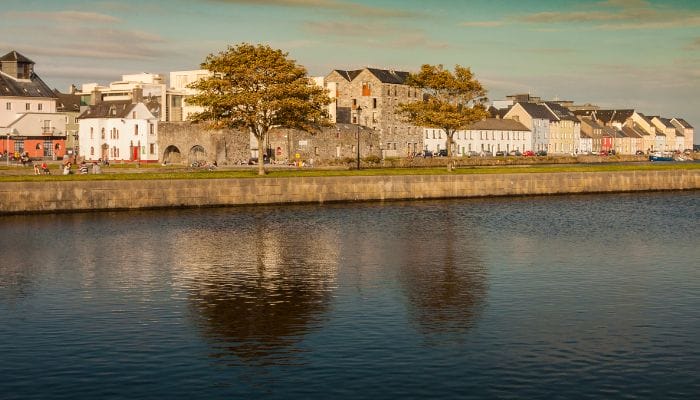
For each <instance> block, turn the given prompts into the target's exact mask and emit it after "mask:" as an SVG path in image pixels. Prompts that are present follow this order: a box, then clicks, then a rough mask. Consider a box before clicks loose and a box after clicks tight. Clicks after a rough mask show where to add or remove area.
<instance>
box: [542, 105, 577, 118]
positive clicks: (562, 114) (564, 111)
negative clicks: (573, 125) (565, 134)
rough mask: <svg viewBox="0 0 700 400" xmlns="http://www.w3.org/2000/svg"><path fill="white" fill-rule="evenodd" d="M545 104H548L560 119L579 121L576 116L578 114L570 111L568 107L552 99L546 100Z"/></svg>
mask: <svg viewBox="0 0 700 400" xmlns="http://www.w3.org/2000/svg"><path fill="white" fill-rule="evenodd" d="M544 104H546V105H547V107H548V108H549V109H550V110H551V111H552V112H553V113H554V115H556V116H557V118H558V119H559V120H565V121H575V122H579V120H578V118H576V116H575V115H574V114H573V113H572V112H571V111H569V109H568V108H566V107H563V106H561V105H560V104H557V103H553V102H550V101H548V102H545V103H544Z"/></svg>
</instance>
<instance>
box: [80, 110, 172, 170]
mask: <svg viewBox="0 0 700 400" xmlns="http://www.w3.org/2000/svg"><path fill="white" fill-rule="evenodd" d="M137 100H138V99H137V98H135V99H134V100H121V101H109V102H99V100H97V103H96V104H94V105H91V106H89V107H88V109H87V110H85V111H84V112H83V113H82V114H81V115H80V117H78V118H79V122H80V128H79V131H78V140H79V143H80V153H81V156H83V157H84V158H85V159H86V160H90V161H97V160H99V159H102V160H110V161H116V162H126V161H138V162H157V161H158V153H159V151H158V118H156V117H155V116H154V115H153V114H152V113H151V112H150V111H149V110H148V107H146V105H145V104H144V103H143V102H140V101H137Z"/></svg>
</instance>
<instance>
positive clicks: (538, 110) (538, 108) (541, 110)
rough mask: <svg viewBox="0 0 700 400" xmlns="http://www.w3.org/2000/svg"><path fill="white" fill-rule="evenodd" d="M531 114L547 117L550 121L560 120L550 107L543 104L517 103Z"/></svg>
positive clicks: (532, 115) (535, 116)
mask: <svg viewBox="0 0 700 400" xmlns="http://www.w3.org/2000/svg"><path fill="white" fill-rule="evenodd" d="M517 104H520V106H521V107H522V108H523V109H525V111H526V112H527V113H528V114H530V116H531V117H532V118H537V119H547V120H550V121H558V119H557V116H556V115H554V114H552V112H551V111H549V109H548V108H547V107H545V106H543V105H541V104H535V103H517Z"/></svg>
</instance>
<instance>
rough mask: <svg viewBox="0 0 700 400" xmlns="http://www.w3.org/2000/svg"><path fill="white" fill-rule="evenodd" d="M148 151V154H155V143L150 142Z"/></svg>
mask: <svg viewBox="0 0 700 400" xmlns="http://www.w3.org/2000/svg"><path fill="white" fill-rule="evenodd" d="M148 151H149V153H150V154H156V145H155V143H151V144H150V145H149V149H148Z"/></svg>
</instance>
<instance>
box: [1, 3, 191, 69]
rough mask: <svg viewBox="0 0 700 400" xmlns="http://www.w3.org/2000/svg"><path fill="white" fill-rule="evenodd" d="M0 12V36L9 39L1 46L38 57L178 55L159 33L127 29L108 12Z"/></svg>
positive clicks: (122, 58) (113, 57)
mask: <svg viewBox="0 0 700 400" xmlns="http://www.w3.org/2000/svg"><path fill="white" fill-rule="evenodd" d="M0 15H2V16H3V17H4V20H5V21H7V22H5V23H3V24H2V25H0V38H2V39H5V40H7V42H9V43H4V44H3V45H4V46H6V47H8V48H15V49H18V50H21V51H24V52H26V53H29V54H32V55H33V56H37V57H40V56H50V57H55V58H77V59H87V60H90V61H92V60H93V59H120V60H149V59H151V60H153V59H157V58H159V57H164V56H167V55H173V54H177V53H176V51H174V50H169V43H168V42H167V41H166V40H165V39H163V38H162V37H161V36H159V35H156V34H153V33H149V32H146V31H142V30H136V29H128V28H126V27H125V26H124V22H123V20H121V19H120V18H117V17H113V16H111V15H107V14H101V13H94V12H82V11H60V12H6V13H2V14H0ZM20 30H21V32H22V34H21V35H20V34H18V32H20ZM78 62H81V61H78Z"/></svg>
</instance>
